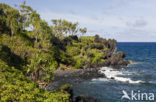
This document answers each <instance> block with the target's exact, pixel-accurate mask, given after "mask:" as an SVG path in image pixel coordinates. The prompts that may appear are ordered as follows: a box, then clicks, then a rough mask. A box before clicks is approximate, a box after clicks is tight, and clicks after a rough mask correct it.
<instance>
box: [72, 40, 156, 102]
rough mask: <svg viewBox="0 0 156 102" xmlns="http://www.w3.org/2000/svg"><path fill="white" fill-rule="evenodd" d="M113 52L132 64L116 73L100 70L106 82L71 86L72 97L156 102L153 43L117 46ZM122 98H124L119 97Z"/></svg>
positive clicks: (104, 100) (155, 50)
mask: <svg viewBox="0 0 156 102" xmlns="http://www.w3.org/2000/svg"><path fill="white" fill-rule="evenodd" d="M117 48H118V51H124V52H125V54H126V58H125V59H126V60H132V61H133V64H130V65H128V66H127V67H123V68H121V69H120V70H114V69H112V68H109V67H103V68H101V70H100V71H99V72H100V73H104V74H105V75H106V78H98V79H92V80H91V81H85V82H82V83H79V84H75V85H73V89H74V94H75V95H80V94H88V95H89V96H93V97H95V98H97V99H99V100H100V101H101V102H156V43H153V42H149V43H147V42H146V43H145V42H119V43H117ZM125 92H126V93H125ZM125 94H127V95H128V98H125V97H122V96H123V95H125Z"/></svg>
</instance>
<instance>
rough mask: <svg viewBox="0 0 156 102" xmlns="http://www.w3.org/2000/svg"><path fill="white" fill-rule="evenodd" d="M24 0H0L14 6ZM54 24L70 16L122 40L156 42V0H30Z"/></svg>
mask: <svg viewBox="0 0 156 102" xmlns="http://www.w3.org/2000/svg"><path fill="white" fill-rule="evenodd" d="M22 2H23V0H0V3H6V4H9V5H11V6H14V5H15V4H17V5H20V4H22ZM26 4H27V5H29V6H31V7H32V8H33V9H34V10H36V11H37V12H38V13H39V14H40V15H41V18H42V19H44V20H46V21H47V22H48V23H49V24H50V25H51V24H52V23H51V19H66V20H68V21H72V22H79V24H80V27H87V34H86V35H87V36H94V35H95V34H99V35H100V36H101V37H103V38H107V39H108V38H111V39H116V40H117V41H118V42H156V6H155V5H156V0H26Z"/></svg>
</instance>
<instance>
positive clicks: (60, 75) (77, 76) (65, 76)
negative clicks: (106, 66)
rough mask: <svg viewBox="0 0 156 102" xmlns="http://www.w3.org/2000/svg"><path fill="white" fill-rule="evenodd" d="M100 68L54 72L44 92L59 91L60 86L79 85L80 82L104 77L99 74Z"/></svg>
mask: <svg viewBox="0 0 156 102" xmlns="http://www.w3.org/2000/svg"><path fill="white" fill-rule="evenodd" d="M99 69H100V68H85V69H72V70H67V69H66V70H56V71H54V73H55V79H54V80H52V82H51V83H50V84H49V85H48V86H47V87H46V90H48V91H51V90H54V89H59V87H60V86H62V85H64V84H66V83H69V84H72V83H80V82H82V81H86V80H91V79H92V78H99V77H105V76H104V75H103V74H100V73H99V72H98V71H99Z"/></svg>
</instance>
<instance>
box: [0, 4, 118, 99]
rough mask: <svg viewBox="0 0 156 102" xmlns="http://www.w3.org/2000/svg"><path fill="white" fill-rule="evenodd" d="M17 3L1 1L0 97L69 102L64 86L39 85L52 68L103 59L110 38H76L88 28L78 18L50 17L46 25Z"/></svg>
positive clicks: (44, 82)
mask: <svg viewBox="0 0 156 102" xmlns="http://www.w3.org/2000/svg"><path fill="white" fill-rule="evenodd" d="M16 8H18V9H15V8H12V7H10V6H9V5H6V4H0V100H1V101H4V102H5V101H9V102H10V101H20V102H23V101H28V102H34V101H37V102H40V101H41V102H43V101H47V102H52V101H54V102H61V101H63V102H64V101H70V99H69V96H70V95H69V94H68V93H67V92H65V91H63V90H59V91H53V92H47V91H44V90H43V89H44V88H45V87H46V85H47V84H48V83H49V82H50V80H52V79H53V78H54V74H53V71H54V70H56V69H61V68H72V69H74V68H86V67H92V65H97V64H99V63H101V62H105V59H106V57H107V56H106V57H104V55H105V53H106V52H107V51H108V52H110V50H111V51H113V50H114V49H113V48H115V46H116V45H115V40H111V42H112V41H113V44H112V45H113V46H114V47H111V46H110V45H109V41H106V40H104V39H101V38H100V37H99V36H95V37H85V36H81V37H77V36H78V35H79V36H80V35H83V34H84V33H86V32H87V29H86V28H80V27H79V24H78V23H77V22H76V23H72V22H69V21H66V20H61V19H58V20H56V19H55V20H52V23H53V25H52V26H50V25H48V23H47V22H46V21H44V20H42V19H41V18H40V15H39V14H38V13H37V12H36V11H35V10H33V9H32V8H31V7H29V6H27V5H26V4H25V2H24V3H23V4H22V5H20V6H18V7H16ZM41 88H42V89H41Z"/></svg>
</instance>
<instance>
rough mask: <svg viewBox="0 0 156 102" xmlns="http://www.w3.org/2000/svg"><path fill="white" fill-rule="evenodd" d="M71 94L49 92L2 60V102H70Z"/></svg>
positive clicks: (0, 87)
mask: <svg viewBox="0 0 156 102" xmlns="http://www.w3.org/2000/svg"><path fill="white" fill-rule="evenodd" d="M69 96H70V95H69V94H68V93H67V92H63V91H60V92H58V91H54V92H47V91H44V90H42V89H40V88H39V86H38V85H37V84H36V83H35V82H33V81H31V80H29V79H28V78H26V77H25V76H24V75H23V73H22V72H21V71H20V70H18V69H15V68H14V67H9V66H8V65H7V64H6V63H5V62H3V61H2V60H0V101H1V102H8V101H11V102H68V101H69V100H70V99H69Z"/></svg>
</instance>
